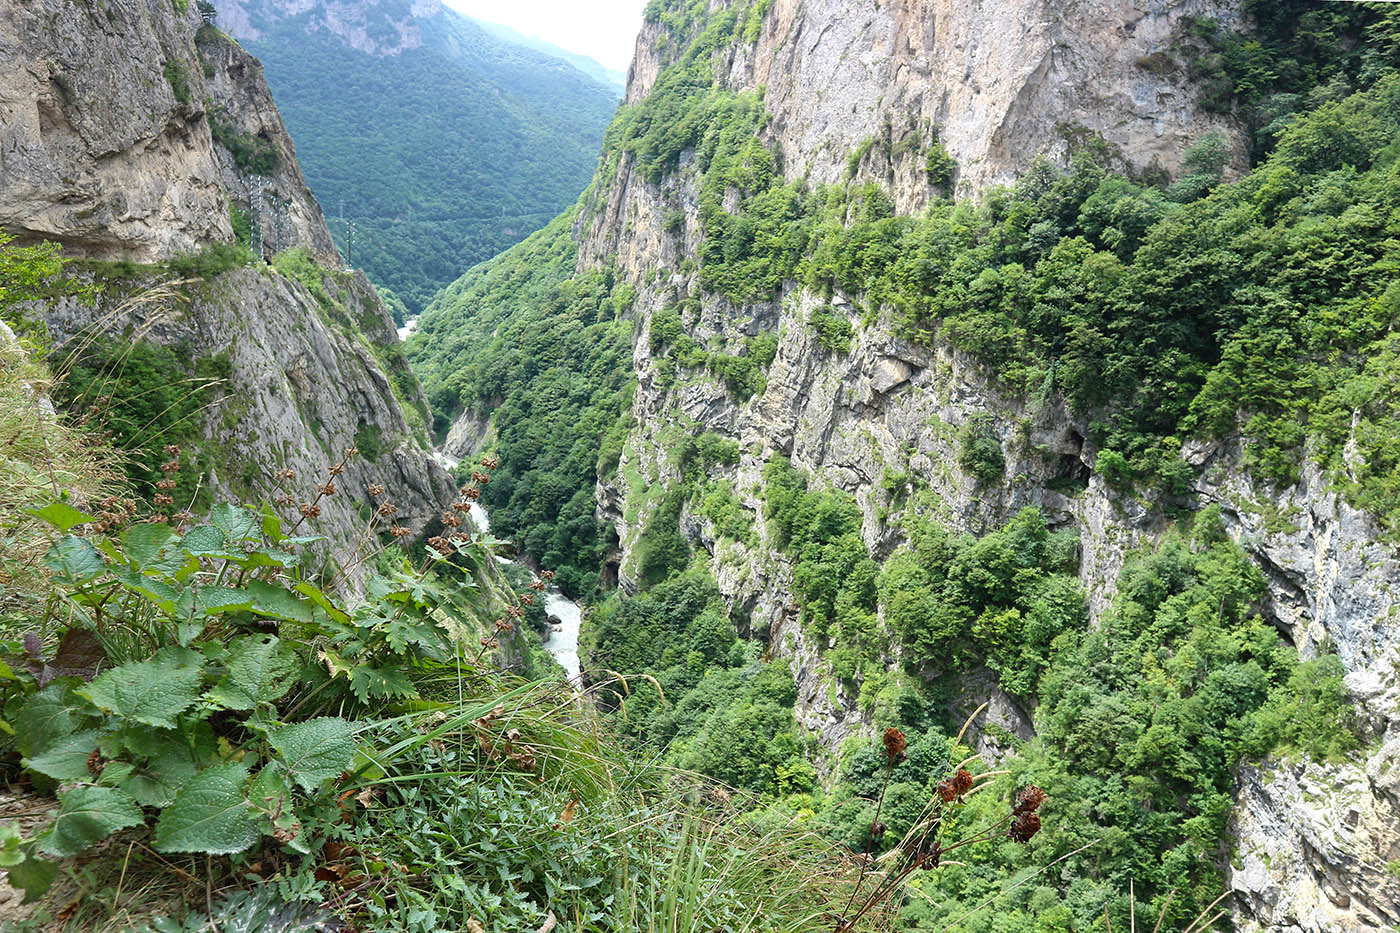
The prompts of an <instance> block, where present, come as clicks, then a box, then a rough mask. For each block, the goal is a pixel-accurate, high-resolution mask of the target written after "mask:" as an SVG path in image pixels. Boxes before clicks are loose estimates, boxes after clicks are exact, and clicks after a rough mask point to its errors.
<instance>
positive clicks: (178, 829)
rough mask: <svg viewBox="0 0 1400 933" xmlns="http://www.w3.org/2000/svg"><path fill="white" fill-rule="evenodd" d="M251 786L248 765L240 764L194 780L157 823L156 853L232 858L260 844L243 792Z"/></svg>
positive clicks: (203, 773) (201, 774)
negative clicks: (248, 785)
mask: <svg viewBox="0 0 1400 933" xmlns="http://www.w3.org/2000/svg"><path fill="white" fill-rule="evenodd" d="M247 782H248V767H247V765H245V764H243V763H242V762H236V761H231V762H229V763H227V764H222V765H218V766H216V767H213V768H208V769H206V770H204V771H201V772H199V773H198V774H196V775H195V776H194V777H192V778H190V780H189V781H188V782H186V784H185V786H184V787H182V788H181V789H180V792H179V793H178V794H176V795H175V801H174V802H173V803H171V804H170V806H168V807H166V809H165V811H164V812H163V813H161V815H160V819H159V820H158V821H157V822H156V837H155V846H156V849H158V850H159V851H161V852H204V853H207V854H209V855H232V854H233V853H235V852H242V851H243V850H244V849H246V848H248V847H249V846H251V845H252V844H253V843H255V842H257V841H258V828H257V826H255V825H254V823H253V819H252V815H251V813H250V811H249V809H248V798H247V797H246V796H245V795H244V792H243V786H244V785H245V784H246V783H247Z"/></svg>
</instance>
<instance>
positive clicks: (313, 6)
mask: <svg viewBox="0 0 1400 933" xmlns="http://www.w3.org/2000/svg"><path fill="white" fill-rule="evenodd" d="M441 10H442V3H440V2H439V0H355V2H350V3H325V2H323V0H224V2H223V3H220V4H219V16H220V18H221V19H222V21H223V22H224V24H225V26H226V27H227V28H228V31H229V32H230V33H231V34H233V35H235V36H237V37H238V38H240V39H257V38H259V37H261V35H262V30H261V29H259V27H258V25H257V24H258V23H264V24H266V23H273V22H279V21H281V20H288V19H297V18H305V19H307V20H308V22H307V31H308V32H320V31H325V32H327V33H329V34H331V35H333V36H337V37H339V38H340V40H341V41H342V42H344V43H345V44H346V45H348V46H350V48H352V49H357V50H358V51H361V52H367V53H369V54H370V55H398V54H399V53H400V52H406V51H408V50H409V49H416V48H419V47H420V46H422V44H423V34H422V32H421V31H420V30H419V27H418V23H417V22H416V20H419V19H423V18H426V17H429V16H432V15H434V14H436V13H438V12H439V11H441Z"/></svg>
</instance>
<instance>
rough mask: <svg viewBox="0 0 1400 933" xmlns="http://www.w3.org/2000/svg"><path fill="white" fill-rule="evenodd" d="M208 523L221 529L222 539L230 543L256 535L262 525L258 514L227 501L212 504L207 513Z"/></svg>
mask: <svg viewBox="0 0 1400 933" xmlns="http://www.w3.org/2000/svg"><path fill="white" fill-rule="evenodd" d="M209 524H211V525H213V526H214V527H215V528H218V529H219V530H220V531H222V532H223V533H224V540H225V541H226V542H228V543H230V544H232V543H236V542H239V541H243V540H245V539H247V538H251V537H254V536H256V535H257V534H258V532H259V530H260V528H261V525H262V523H261V522H260V521H259V520H258V516H256V515H254V514H253V513H252V512H250V511H248V510H247V509H245V508H241V507H239V506H236V505H233V504H231V503H228V502H220V503H219V504H218V505H216V506H214V509H213V511H212V512H210V513H209Z"/></svg>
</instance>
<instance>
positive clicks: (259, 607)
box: [248, 580, 311, 623]
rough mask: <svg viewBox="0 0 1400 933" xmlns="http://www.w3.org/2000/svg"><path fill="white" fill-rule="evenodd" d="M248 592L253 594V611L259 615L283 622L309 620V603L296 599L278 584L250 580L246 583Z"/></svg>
mask: <svg viewBox="0 0 1400 933" xmlns="http://www.w3.org/2000/svg"><path fill="white" fill-rule="evenodd" d="M248 592H249V593H252V594H253V600H254V601H253V611H254V612H256V613H258V614H259V615H265V616H269V617H270V618H273V619H281V620H282V621H284V622H302V623H309V622H310V621H311V604H310V603H308V602H306V601H304V600H301V599H297V598H296V596H295V595H294V594H293V593H290V592H288V591H287V590H284V589H282V588H281V587H280V586H273V585H272V584H271V583H264V582H263V581H261V580H252V581H249V583H248Z"/></svg>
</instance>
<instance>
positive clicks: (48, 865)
mask: <svg viewBox="0 0 1400 933" xmlns="http://www.w3.org/2000/svg"><path fill="white" fill-rule="evenodd" d="M57 877H58V863H57V862H50V861H49V860H48V859H42V858H33V857H31V858H27V859H25V860H24V861H22V862H20V863H19V864H18V865H16V866H14V867H13V868H11V869H9V870H8V871H7V872H6V879H5V880H7V881H9V883H10V884H11V885H13V886H14V887H16V888H19V889H20V890H21V891H23V892H24V903H26V904H28V903H31V902H33V901H36V900H38V899H39V898H41V897H43V896H44V892H45V891H47V890H48V889H49V885H51V884H53V883H54V879H56V878H57Z"/></svg>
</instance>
